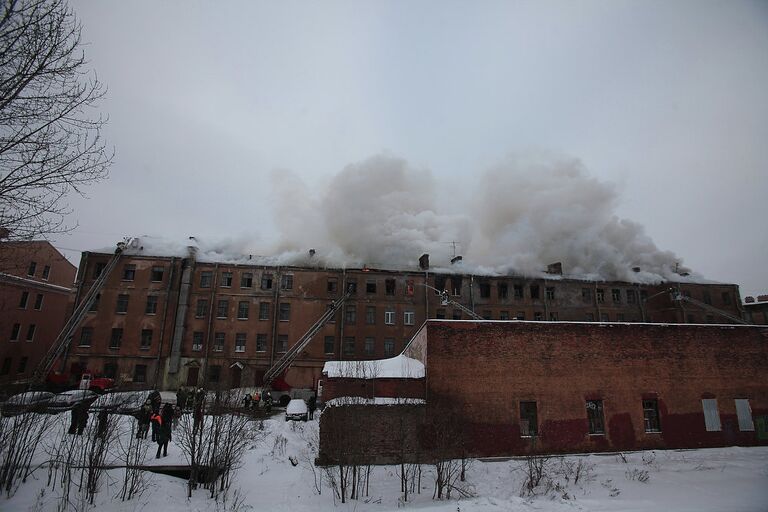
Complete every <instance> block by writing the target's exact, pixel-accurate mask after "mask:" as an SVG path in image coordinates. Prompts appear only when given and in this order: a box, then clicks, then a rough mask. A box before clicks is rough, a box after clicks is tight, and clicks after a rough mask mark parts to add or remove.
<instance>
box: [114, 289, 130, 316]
mask: <svg viewBox="0 0 768 512" xmlns="http://www.w3.org/2000/svg"><path fill="white" fill-rule="evenodd" d="M115 312H116V313H127V312H128V295H127V294H125V293H121V294H120V295H118V296H117V305H116V306H115Z"/></svg>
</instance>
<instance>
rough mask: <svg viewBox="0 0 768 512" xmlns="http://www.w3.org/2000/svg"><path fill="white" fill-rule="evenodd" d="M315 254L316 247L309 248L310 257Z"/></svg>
mask: <svg viewBox="0 0 768 512" xmlns="http://www.w3.org/2000/svg"><path fill="white" fill-rule="evenodd" d="M314 255H315V250H314V249H310V250H309V257H310V258H311V257H312V256H314Z"/></svg>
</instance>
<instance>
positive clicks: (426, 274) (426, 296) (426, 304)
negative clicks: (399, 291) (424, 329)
mask: <svg viewBox="0 0 768 512" xmlns="http://www.w3.org/2000/svg"><path fill="white" fill-rule="evenodd" d="M407 281H408V279H407V278H406V286H408V282H407ZM424 284H425V285H428V284H429V269H427V270H425V271H424ZM413 287H414V290H413V291H414V293H416V282H415V281H414V283H413ZM428 319H429V288H427V287H426V286H424V321H425V322H426V321H427V320H428Z"/></svg>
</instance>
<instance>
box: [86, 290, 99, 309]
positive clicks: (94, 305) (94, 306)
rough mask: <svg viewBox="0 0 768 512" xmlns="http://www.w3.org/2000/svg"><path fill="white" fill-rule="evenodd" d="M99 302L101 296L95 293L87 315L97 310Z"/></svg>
mask: <svg viewBox="0 0 768 512" xmlns="http://www.w3.org/2000/svg"><path fill="white" fill-rule="evenodd" d="M99 300H101V294H100V293H97V294H96V296H95V297H94V298H93V300H92V301H91V305H90V306H88V312H89V313H94V312H96V311H98V310H99Z"/></svg>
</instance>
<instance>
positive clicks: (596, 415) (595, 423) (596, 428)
mask: <svg viewBox="0 0 768 512" xmlns="http://www.w3.org/2000/svg"><path fill="white" fill-rule="evenodd" d="M587 420H588V421H589V433H590V434H605V423H604V421H603V401H602V400H587Z"/></svg>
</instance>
